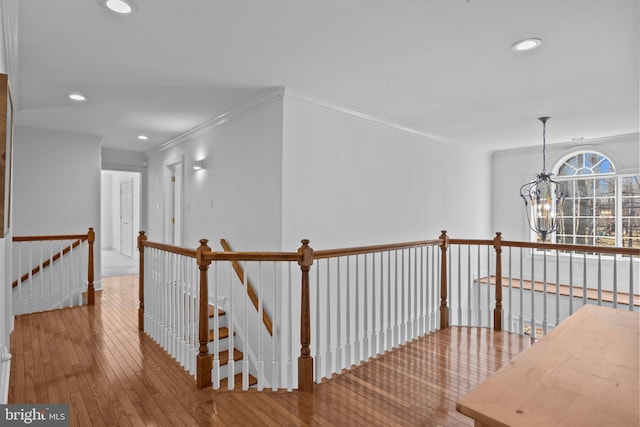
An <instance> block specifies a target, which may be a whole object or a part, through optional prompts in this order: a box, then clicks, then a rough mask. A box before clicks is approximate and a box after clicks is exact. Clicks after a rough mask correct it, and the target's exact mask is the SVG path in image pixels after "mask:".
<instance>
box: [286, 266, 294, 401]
mask: <svg viewBox="0 0 640 427" xmlns="http://www.w3.org/2000/svg"><path fill="white" fill-rule="evenodd" d="M287 266H288V276H289V280H288V283H287V288H288V289H289V292H288V298H287V325H288V327H289V330H288V333H287V344H288V345H287V349H288V351H287V357H288V359H287V391H291V390H293V363H292V354H293V323H292V321H293V303H292V302H291V297H292V295H291V293H292V292H293V286H292V285H291V283H292V280H291V262H288V263H287Z"/></svg>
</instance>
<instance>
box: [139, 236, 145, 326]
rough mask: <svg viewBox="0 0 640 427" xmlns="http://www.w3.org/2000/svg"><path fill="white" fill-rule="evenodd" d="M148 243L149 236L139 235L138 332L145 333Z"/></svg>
mask: <svg viewBox="0 0 640 427" xmlns="http://www.w3.org/2000/svg"><path fill="white" fill-rule="evenodd" d="M146 243H147V235H146V234H145V232H144V231H140V232H139V233H138V252H139V253H140V257H139V264H138V269H139V274H138V300H139V306H138V330H139V331H144V247H145V246H146Z"/></svg>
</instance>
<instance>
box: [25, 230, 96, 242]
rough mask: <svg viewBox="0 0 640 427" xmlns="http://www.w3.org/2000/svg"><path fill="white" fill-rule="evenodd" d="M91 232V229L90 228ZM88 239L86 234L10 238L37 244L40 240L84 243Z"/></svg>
mask: <svg viewBox="0 0 640 427" xmlns="http://www.w3.org/2000/svg"><path fill="white" fill-rule="evenodd" d="M90 230H93V228H90ZM88 238H89V235H88V233H87V234H60V235H46V236H14V237H12V239H13V241H14V242H37V241H40V240H74V239H76V240H82V241H85V240H87V239H88Z"/></svg>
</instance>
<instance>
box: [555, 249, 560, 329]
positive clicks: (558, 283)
mask: <svg viewBox="0 0 640 427" xmlns="http://www.w3.org/2000/svg"><path fill="white" fill-rule="evenodd" d="M559 324H560V251H559V250H557V249H556V326H558V325H559Z"/></svg>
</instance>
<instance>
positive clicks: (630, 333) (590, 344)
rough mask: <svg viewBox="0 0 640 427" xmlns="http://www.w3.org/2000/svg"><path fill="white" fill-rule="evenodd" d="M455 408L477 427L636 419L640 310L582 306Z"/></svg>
mask: <svg viewBox="0 0 640 427" xmlns="http://www.w3.org/2000/svg"><path fill="white" fill-rule="evenodd" d="M456 409H457V410H458V411H459V412H461V413H462V414H464V415H466V416H468V417H470V418H473V419H474V420H475V421H476V426H535V427H540V426H571V427H573V426H581V427H586V426H640V314H639V313H637V312H630V311H624V310H616V309H613V308H607V307H598V306H595V305H586V306H583V307H582V308H581V309H580V310H578V311H577V312H575V313H574V314H573V315H572V316H570V317H569V318H568V319H567V320H565V321H564V322H562V323H561V324H560V325H559V326H558V327H556V328H555V329H553V330H552V331H551V332H549V334H548V335H546V336H545V337H544V338H542V339H541V340H540V341H538V342H537V343H536V344H534V345H533V346H532V347H530V348H529V349H527V350H526V351H525V352H523V353H522V354H520V355H519V356H518V357H516V358H515V359H514V360H513V361H512V362H511V363H510V364H509V365H507V366H504V367H503V368H502V369H500V370H499V371H498V372H496V373H495V374H494V375H493V376H491V377H490V378H489V379H488V380H486V381H485V382H483V383H482V384H480V385H479V386H478V387H477V388H475V389H474V390H472V391H471V392H469V393H468V394H467V395H465V396H464V397H463V398H462V399H460V400H459V401H458V402H457V403H456Z"/></svg>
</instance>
